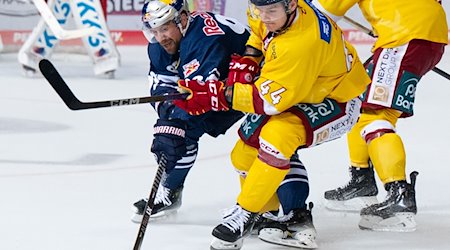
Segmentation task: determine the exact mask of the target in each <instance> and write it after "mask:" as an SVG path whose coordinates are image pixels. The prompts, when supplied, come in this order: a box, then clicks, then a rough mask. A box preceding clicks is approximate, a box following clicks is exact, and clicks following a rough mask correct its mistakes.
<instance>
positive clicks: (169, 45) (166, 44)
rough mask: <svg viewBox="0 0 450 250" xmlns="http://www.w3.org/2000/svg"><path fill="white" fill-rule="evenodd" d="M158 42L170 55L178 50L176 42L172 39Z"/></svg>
mask: <svg viewBox="0 0 450 250" xmlns="http://www.w3.org/2000/svg"><path fill="white" fill-rule="evenodd" d="M160 44H161V46H162V47H163V48H164V49H165V50H166V52H167V53H169V54H171V55H173V54H175V53H177V51H178V43H177V42H176V41H175V40H173V39H166V40H164V41H162V42H161V43H160Z"/></svg>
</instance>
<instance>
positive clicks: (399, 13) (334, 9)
mask: <svg viewBox="0 0 450 250" xmlns="http://www.w3.org/2000/svg"><path fill="white" fill-rule="evenodd" d="M313 4H314V5H315V6H317V8H319V9H320V10H322V11H323V12H324V13H325V14H327V15H328V16H330V17H331V18H333V19H334V20H338V19H339V18H340V17H342V16H343V15H344V14H345V13H346V12H347V10H348V9H350V8H351V7H352V6H353V5H355V4H358V5H359V8H360V9H361V11H362V13H363V15H364V17H365V18H366V19H367V21H368V22H369V23H370V24H371V25H372V27H373V31H374V33H375V35H377V36H378V38H377V40H376V42H375V45H374V47H373V49H372V51H373V52H374V56H373V59H372V61H370V63H368V64H367V71H368V73H369V75H370V76H371V78H372V83H371V85H370V86H369V87H368V88H367V91H366V92H365V93H364V95H363V100H364V101H363V109H362V114H361V117H360V119H359V120H358V123H357V124H356V125H355V127H353V129H352V130H351V131H350V132H349V133H348V136H347V139H348V149H349V153H350V164H351V166H350V176H351V179H350V181H349V182H348V183H347V184H346V185H344V186H343V187H341V188H337V189H334V190H330V191H327V192H325V199H326V200H327V201H328V203H327V206H328V207H329V208H331V209H335V210H357V211H359V210H360V209H361V208H362V207H365V208H363V209H362V210H361V212H360V213H361V220H360V222H359V226H360V228H362V229H369V230H376V231H400V232H404V231H413V230H415V229H416V222H415V219H414V217H415V214H416V213H417V205H416V199H415V188H414V183H415V178H416V175H417V172H413V173H412V174H411V183H407V181H406V155H405V149H404V146H403V142H402V139H401V138H400V136H399V135H398V134H397V133H396V129H395V127H396V124H397V120H398V119H399V118H406V117H411V116H412V115H413V106H414V101H415V94H416V88H417V84H418V82H419V80H420V78H421V77H422V76H423V75H425V74H426V73H427V72H428V71H430V70H431V69H433V68H434V66H435V65H436V64H437V63H438V62H439V61H440V59H441V57H442V55H443V53H444V47H445V45H446V44H447V42H448V37H447V35H448V34H447V33H448V27H447V21H446V15H445V12H444V9H443V8H442V6H441V5H440V4H439V3H438V2H436V1H434V0H416V1H412V2H411V1H407V0H398V1H382V0H361V1H359V0H343V1H333V0H314V1H313ZM418 13H420V15H418ZM372 166H373V168H375V170H376V172H377V174H378V177H379V178H380V180H381V182H382V183H383V185H384V188H385V189H386V191H387V192H388V194H387V197H386V199H385V200H384V201H382V202H380V203H378V201H377V199H376V195H377V194H378V189H377V186H376V182H375V179H374V173H373V168H372ZM366 206H368V207H366Z"/></svg>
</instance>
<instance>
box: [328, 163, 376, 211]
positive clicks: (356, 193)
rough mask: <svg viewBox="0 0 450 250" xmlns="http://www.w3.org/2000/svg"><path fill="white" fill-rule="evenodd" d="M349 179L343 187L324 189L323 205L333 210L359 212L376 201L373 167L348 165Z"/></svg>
mask: <svg viewBox="0 0 450 250" xmlns="http://www.w3.org/2000/svg"><path fill="white" fill-rule="evenodd" d="M349 172H350V178H351V179H350V181H349V182H348V183H347V184H346V185H344V186H343V187H339V188H337V189H333V190H329V191H326V192H325V194H324V197H325V200H326V202H325V207H326V208H328V209H330V210H335V211H348V212H359V211H361V209H362V208H364V207H367V206H370V205H372V204H376V203H378V200H377V194H378V188H377V184H376V182H375V177H374V172H373V168H372V167H371V166H370V167H369V168H355V167H350V169H349Z"/></svg>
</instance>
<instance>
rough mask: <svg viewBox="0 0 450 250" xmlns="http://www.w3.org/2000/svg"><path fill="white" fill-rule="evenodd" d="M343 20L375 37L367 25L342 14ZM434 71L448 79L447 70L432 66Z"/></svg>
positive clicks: (449, 77)
mask: <svg viewBox="0 0 450 250" xmlns="http://www.w3.org/2000/svg"><path fill="white" fill-rule="evenodd" d="M344 20H345V21H346V22H348V23H350V24H351V25H353V26H355V27H356V28H358V29H359V30H360V31H362V32H364V33H366V34H367V35H369V36H371V37H376V36H375V35H374V34H373V33H372V31H371V30H370V29H368V28H367V27H365V26H363V25H362V24H360V23H358V22H356V21H355V20H353V19H351V18H349V17H347V16H344ZM432 70H433V71H434V72H435V73H437V74H438V75H440V76H442V77H444V78H446V79H447V80H450V74H448V73H447V72H445V71H443V70H442V69H439V68H438V67H434V68H433V69H432Z"/></svg>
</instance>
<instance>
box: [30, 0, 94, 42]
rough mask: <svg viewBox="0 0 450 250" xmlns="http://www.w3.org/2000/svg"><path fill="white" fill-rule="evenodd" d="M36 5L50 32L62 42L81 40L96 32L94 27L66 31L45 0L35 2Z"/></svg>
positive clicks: (34, 0)
mask: <svg viewBox="0 0 450 250" xmlns="http://www.w3.org/2000/svg"><path fill="white" fill-rule="evenodd" d="M33 3H34V5H35V6H36V8H37V9H38V11H39V13H40V14H41V16H42V18H43V19H44V21H45V23H46V24H47V25H48V27H49V28H50V30H51V31H52V32H53V34H54V35H55V37H56V38H58V39H60V40H67V39H74V38H80V37H83V36H87V35H90V34H92V33H94V32H95V28H94V27H89V28H83V29H75V30H65V29H63V28H62V27H61V25H60V24H59V22H58V20H57V19H56V17H55V15H53V13H52V11H51V10H50V8H49V7H48V5H47V3H46V2H45V1H44V0H33Z"/></svg>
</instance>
